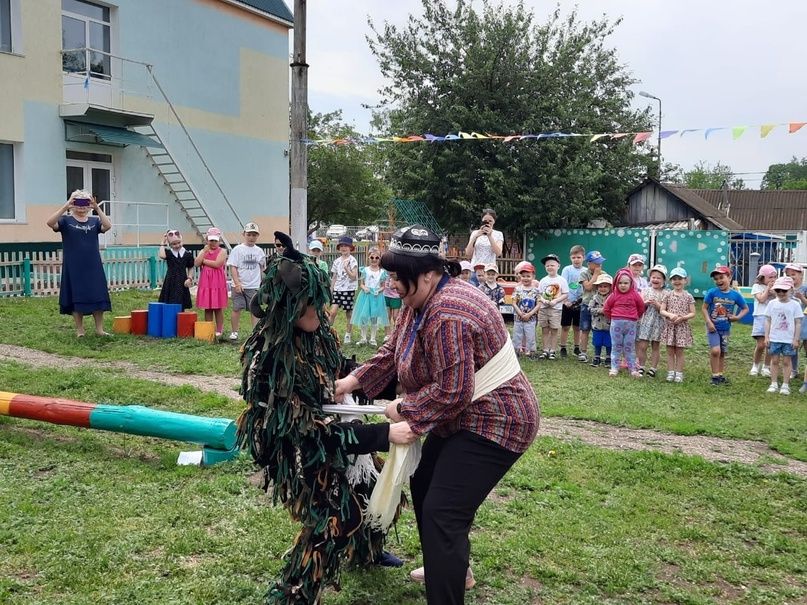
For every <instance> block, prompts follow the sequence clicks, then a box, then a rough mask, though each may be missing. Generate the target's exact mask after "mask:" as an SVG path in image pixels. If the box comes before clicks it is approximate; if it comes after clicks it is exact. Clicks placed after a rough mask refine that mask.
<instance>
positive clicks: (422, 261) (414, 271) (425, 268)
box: [381, 251, 459, 296]
mask: <svg viewBox="0 0 807 605" xmlns="http://www.w3.org/2000/svg"><path fill="white" fill-rule="evenodd" d="M454 265H456V267H455V266H454ZM381 268H382V269H386V270H387V271H391V272H394V273H395V275H396V277H397V279H398V281H402V282H404V283H405V284H406V292H403V293H401V295H402V296H405V295H407V294H409V293H410V290H411V291H412V292H417V290H418V277H420V276H421V275H423V274H424V273H428V272H429V271H438V272H440V273H442V272H446V273H448V274H449V275H451V277H457V275H459V271H457V270H456V269H459V265H458V264H457V263H451V262H447V261H446V259H444V258H440V257H439V256H435V255H432V254H428V255H424V256H408V255H406V254H396V253H395V252H390V251H387V252H385V253H384V254H383V255H382V256H381Z"/></svg>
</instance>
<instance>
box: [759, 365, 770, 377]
mask: <svg viewBox="0 0 807 605" xmlns="http://www.w3.org/2000/svg"><path fill="white" fill-rule="evenodd" d="M759 375H760V376H763V377H765V378H770V377H771V369H770V368H769V367H768V366H762V369H761V370H760V371H759Z"/></svg>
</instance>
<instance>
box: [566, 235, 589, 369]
mask: <svg viewBox="0 0 807 605" xmlns="http://www.w3.org/2000/svg"><path fill="white" fill-rule="evenodd" d="M585 255H586V249H585V248H584V247H583V246H581V245H579V244H576V245H574V246H572V247H571V249H570V250H569V260H570V261H571V262H572V264H571V265H566V266H565V267H563V270H562V271H561V272H560V275H561V277H562V278H563V279H565V280H566V283H567V284H568V285H569V297H568V298H567V299H566V300H564V301H563V308H562V309H561V315H560V356H561V357H566V356H567V355H568V353H567V351H566V343H567V342H568V340H569V328H572V333H573V336H572V339H573V340H574V354H575V356H577V357H578V358H579V357H580V305H581V304H582V295H583V288H582V286H581V285H580V274H581V273H582V272H583V259H584V258H585Z"/></svg>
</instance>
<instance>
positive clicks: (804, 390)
mask: <svg viewBox="0 0 807 605" xmlns="http://www.w3.org/2000/svg"><path fill="white" fill-rule="evenodd" d="M799 393H801V394H802V395H804V394H805V393H807V382H805V383H804V384H802V385H801V388H800V389H799Z"/></svg>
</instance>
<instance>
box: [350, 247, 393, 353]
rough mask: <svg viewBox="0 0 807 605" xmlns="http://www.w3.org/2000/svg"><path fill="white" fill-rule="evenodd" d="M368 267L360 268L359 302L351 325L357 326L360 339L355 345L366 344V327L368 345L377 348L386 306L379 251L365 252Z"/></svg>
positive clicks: (372, 249) (385, 315)
mask: <svg viewBox="0 0 807 605" xmlns="http://www.w3.org/2000/svg"><path fill="white" fill-rule="evenodd" d="M367 258H368V260H369V262H370V265H369V266H367V267H362V270H361V275H360V280H361V281H360V282H359V300H358V301H356V307H355V308H354V309H353V317H352V318H351V323H352V324H353V325H354V326H359V329H360V330H361V338H360V339H359V341H358V342H357V343H356V344H357V345H364V344H367V327H368V326H369V328H370V345H372V346H374V347H375V346H378V341H377V340H376V335H377V334H378V326H386V325H387V305H386V303H385V302H384V282H386V281H387V277H388V276H387V272H386V271H384V269H382V268H381V265H380V263H381V251H380V250H379V249H378V248H375V247H373V248H370V249H369V250H368V251H367Z"/></svg>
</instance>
